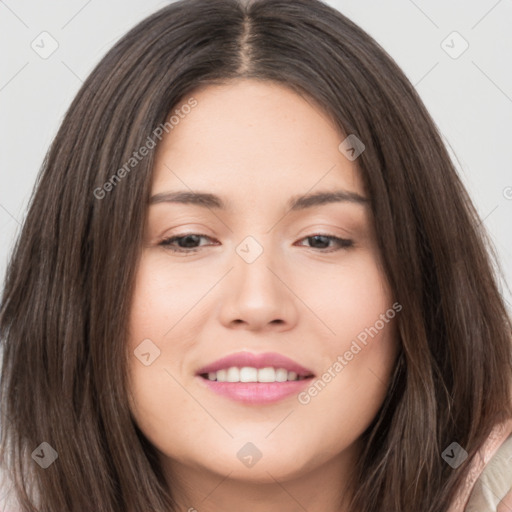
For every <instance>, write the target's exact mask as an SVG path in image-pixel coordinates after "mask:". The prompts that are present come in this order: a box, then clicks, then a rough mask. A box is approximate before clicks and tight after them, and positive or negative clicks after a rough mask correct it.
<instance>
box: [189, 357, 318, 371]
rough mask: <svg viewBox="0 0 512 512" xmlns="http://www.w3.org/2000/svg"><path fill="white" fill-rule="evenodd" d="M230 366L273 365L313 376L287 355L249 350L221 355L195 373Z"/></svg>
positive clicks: (261, 366)
mask: <svg viewBox="0 0 512 512" xmlns="http://www.w3.org/2000/svg"><path fill="white" fill-rule="evenodd" d="M232 366H237V367H238V368H242V367H244V366H251V367H252V368H258V369H260V368H266V367H268V366H273V367H274V368H284V369H285V370H288V371H289V372H295V373H296V374H297V375H300V376H302V377H308V376H313V375H314V374H313V372H312V371H311V370H309V369H308V368H305V367H304V366H302V365H300V364H299V363H297V362H295V361H293V359H290V358H289V357H286V356H283V355H282V354H278V353H276V352H264V353H263V354H253V353H251V352H236V353H234V354H230V355H229V356H226V357H223V358H221V359H218V360H217V361H214V362H213V363H211V364H208V365H207V366H204V367H203V368H201V369H200V370H199V371H198V372H197V374H196V375H201V374H204V373H210V372H216V371H219V370H223V369H227V368H230V367H232Z"/></svg>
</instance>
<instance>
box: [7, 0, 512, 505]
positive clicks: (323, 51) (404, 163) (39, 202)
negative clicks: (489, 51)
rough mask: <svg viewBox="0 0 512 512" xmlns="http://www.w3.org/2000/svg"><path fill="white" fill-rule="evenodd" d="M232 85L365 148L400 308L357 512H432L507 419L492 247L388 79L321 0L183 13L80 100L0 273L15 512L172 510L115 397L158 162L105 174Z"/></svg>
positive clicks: (181, 7) (363, 162) (429, 134)
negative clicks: (264, 94) (242, 83)
mask: <svg viewBox="0 0 512 512" xmlns="http://www.w3.org/2000/svg"><path fill="white" fill-rule="evenodd" d="M238 77H248V78H253V79H258V80H270V81H276V82H280V83H283V84H286V85H287V86H288V87H290V88H292V89H293V90H295V91H296V92H297V93H299V94H302V95H308V96H309V97H311V98H313V99H314V100H315V101H316V102H318V104H319V105H321V106H322V107H323V108H324V109H325V111H326V112H327V113H328V114H329V115H330V116H331V117H332V119H333V122H334V123H336V125H337V126H338V127H339V128H340V130H341V131H342V133H345V134H356V135H357V137H358V138H359V139H361V140H362V141H363V143H364V144H365V146H366V149H365V151H364V152H363V153H362V154H361V155H360V157H359V158H358V159H357V164H358V167H359V169H360V172H361V176H362V177H363V180H364V184H365V187H366V190H367V193H368V195H369V197H370V201H371V208H372V212H373V217H374V221H375V228H376V233H377V238H378V244H379V247H380V251H381V254H382V260H383V264H384V270H385V272H386V274H387V277H388V279H389V282H390V283H391V287H392V290H393V294H394V297H395V298H396V300H397V301H398V302H399V303H400V304H401V305H402V306H403V310H402V312H401V314H400V315H399V316H398V317H397V327H398V335H399V341H400V346H401V349H400V354H399V357H398V360H397V365H396V371H395V373H394V376H393V380H392V382H391V384H390V386H389V389H388V394H387V397H386V399H385V401H384V403H383V405H382V408H381V410H380V411H379V414H378V415H377V417H376V418H375V420H374V421H373V423H372V425H371V426H370V427H369V428H368V429H367V431H366V432H365V433H364V439H365V449H364V453H362V454H361V458H360V460H359V462H358V467H357V468H355V471H354V475H355V476H354V478H355V483H356V486H355V488H356V489H357V492H356V493H355V496H354V501H353V507H352V508H353V510H354V511H357V512H370V511H371V512H379V511H382V512H384V511H385V512H389V511H396V512H405V511H411V510H414V511H422V512H441V511H444V510H446V508H447V506H448V504H449V503H450V501H451V500H452V499H453V496H454V492H455V491H456V489H457V487H458V486H460V485H461V483H463V480H464V478H465V474H466V471H467V468H468V464H469V462H470V461H471V460H472V458H473V457H474V456H475V454H476V452H477V450H478V448H479V447H480V446H481V445H482V442H483V441H484V439H485V438H486V436H487V435H488V434H489V432H490V431H491V429H492V427H493V426H494V425H495V424H496V423H497V422H499V421H501V420H504V419H506V418H510V417H512V406H511V378H512V360H511V358H512V356H511V332H512V328H511V323H510V319H509V317H508V316H507V312H506V309H505V307H504V303H503V300H502V298H501V296H500V293H499V289H498V286H497V278H496V276H495V274H494V267H493V265H492V261H493V260H492V259H491V256H490V254H491V253H490V250H489V249H490V246H489V244H488V241H487V239H486V236H485V234H484V233H483V232H482V227H481V224H480V222H479V219H478V217H477V214H476V212H475V210H474V208H473V206H472V203H471V201H470V199H469V198H468V196H467V193H466V192H465V190H464V188H463V186H462V184H461V182H460V180H459V178H458V176H457V174H456V171H455V168H454V165H453V163H452V162H451V160H450V157H449V155H448V152H447V150H446V148H445V146H444V145H443V143H442V140H441V138H440V136H439V134H438V131H437V129H436V127H435V124H434V122H433V120H432V119H431V117H430V116H429V114H428V112H427V111H426V109H425V107H424V105H423V103H422V101H421V100H420V98H419V96H418V94H417V93H416V91H415V90H414V88H413V86H412V85H411V84H410V82H409V81H408V80H407V78H406V77H405V75H404V74H403V72H402V71H401V70H400V69H399V68H398V66H397V65H396V64H395V62H394V61H393V60H392V59H391V57H389V55H388V54H387V53H386V52H385V51H384V50H383V49H382V48H381V47H380V46H379V45H378V44H377V43H376V42H375V41H374V40H373V39H372V38H371V37H370V36H369V35H367V34H366V33H365V32H364V31H363V30H361V29H360V28H359V27H357V26H356V25H355V24H354V23H352V22H351V21H350V20H349V19H347V18H346V17H345V16H343V15H342V14H341V13H339V12H337V11H336V10H334V9H332V8H330V7H329V6H327V5H325V4H324V3H321V2H320V1H318V0H294V1H288V0H257V1H253V2H245V3H242V2H240V1H237V0H182V1H179V2H176V3H172V4H171V5H169V6H167V7H165V8H163V9H161V10H160V11H158V12H157V13H155V14H153V15H152V16H150V17H148V18H147V19H145V20H143V21H142V22H141V23H139V24H138V25H137V26H136V27H135V28H133V29H132V30H131V31H130V32H129V33H128V34H127V35H126V36H125V37H123V38H122V39H121V40H120V41H119V42H118V43H117V44H116V45H115V46H114V47H113V48H112V49H111V50H110V51H109V52H108V53H107V55H106V56H105V57H104V58H103V59H102V60H101V62H100V63H99V64H98V66H97V67H96V68H95V69H94V71H93V72H92V73H91V75H90V76H89V77H88V79H87V80H86V82H85V83H84V85H83V87H82V88H81V89H80V91H79V93H78V94H77V96H76V98H75V99H74V101H73V103H72V105H71V106H70V108H69V110H68V112H67V114H66V116H65V118H64V121H63V123H62V126H61V128H60V130H59V132H58V134H57V136H56V137H55V140H54V141H53V143H52V146H51V148H50V150H49V152H48V154H47V156H46V158H45V161H44V163H43V165H42V169H41V172H40V175H39V177H38V181H37V184H36V188H35V192H34V194H33V197H32V199H31V204H30V208H29V211H28V214H27V216H26V220H25V222H24V225H23V229H22V231H21V234H20V236H19V239H18V241H17V243H16V246H15V249H14V252H13V255H12V259H11V261H10V264H9V266H8V271H7V274H6V280H5V286H4V291H3V297H2V302H1V309H0V337H1V343H2V349H3V362H2V375H1V389H0V391H1V399H2V423H3V436H2V446H1V455H2V461H3V464H4V466H5V467H6V468H7V470H8V471H9V474H10V475H11V478H12V480H13V483H14V485H15V490H16V495H17V497H18V500H19V502H20V504H21V506H22V508H23V511H31V512H32V511H36V510H37V511H40V512H43V511H44V512H57V511H62V510H69V511H80V512H82V511H85V510H99V511H102V512H121V511H125V510H130V511H141V512H142V511H144V512H145V511H148V510H152V511H154V512H164V511H166V512H167V511H169V510H176V504H175V503H174V501H173V499H172V493H171V491H170V489H169V488H168V484H167V482H166V480H165V478H164V475H163V472H162V469H161V467H160V465H159V461H158V458H157V456H156V452H155V450H154V448H153V447H152V446H151V445H150V443H149V442H148V441H147V440H146V439H145V437H144V435H143V434H142V433H141V432H140V430H139V429H138V428H137V426H136V424H135V422H134V421H133V418H132V416H131V414H130V410H129V407H128V399H127V388H126V385H127V357H128V354H127V350H126V339H127V324H128V315H129V312H130V303H131V297H132V293H133V289H134V288H133V284H134V272H135V268H136V264H137V261H138V258H139V256H140V245H141V236H142V230H143V227H144V221H145V215H146V207H147V200H148V194H149V190H150V184H151V176H152V165H153V155H154V151H150V152H149V154H148V155H147V156H146V157H145V158H143V159H140V161H137V164H136V165H135V166H134V167H133V168H131V169H130V172H129V173H128V172H125V173H124V174H126V175H124V174H123V173H119V172H118V170H119V169H121V168H123V166H125V164H126V162H129V161H130V158H133V152H134V151H136V150H137V149H138V148H140V147H142V146H143V145H144V144H145V143H146V141H147V140H148V137H149V136H150V135H151V134H152V133H154V130H155V129H156V128H157V127H158V126H160V125H162V124H164V123H165V122H166V120H167V118H168V116H169V113H170V112H171V110H172V109H173V108H176V106H179V105H180V102H185V101H186V100H187V98H188V96H187V95H190V94H192V93H193V91H194V89H195V88H197V87H199V86H202V85H207V84H215V83H223V82H225V81H227V80H231V79H236V78H238ZM125 170H126V167H125ZM116 173H117V176H118V177H119V174H123V178H122V180H120V181H119V180H113V178H112V176H113V175H114V174H116ZM109 180H110V183H111V184H112V186H109V187H105V186H104V184H105V183H107V182H109ZM98 189H101V190H103V191H105V193H103V192H102V193H98V192H96V193H95V191H98ZM453 441H456V442H458V443H459V444H460V445H461V446H462V447H463V448H464V449H465V450H466V451H467V452H468V454H469V458H468V459H467V461H466V462H465V463H464V464H462V465H461V466H460V467H459V468H458V469H456V470H454V469H452V468H451V467H450V466H449V465H448V464H447V463H446V462H445V461H444V460H443V459H442V457H441V453H442V451H443V450H444V448H446V447H447V446H448V445H450V443H452V442H453ZM42 442H46V443H48V444H49V445H50V446H51V447H53V449H54V450H55V451H56V452H57V453H58V459H57V461H55V462H54V463H53V464H52V465H51V466H50V467H48V468H46V469H42V468H41V467H39V466H38V465H37V464H35V462H34V460H33V459H32V457H31V454H32V452H33V451H34V450H35V449H36V447H38V446H39V445H40V444H41V443H42Z"/></svg>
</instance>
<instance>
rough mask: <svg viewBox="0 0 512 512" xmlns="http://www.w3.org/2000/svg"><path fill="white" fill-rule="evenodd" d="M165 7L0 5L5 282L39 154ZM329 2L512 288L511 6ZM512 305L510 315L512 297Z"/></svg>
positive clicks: (77, 0) (136, 0)
mask: <svg viewBox="0 0 512 512" xmlns="http://www.w3.org/2000/svg"><path fill="white" fill-rule="evenodd" d="M166 3H168V2H162V1H156V0H155V1H143V0H109V1H108V2H107V1H99V0H88V1H87V0H67V1H65V2H64V1H63V0H61V1H57V0H47V1H44V2H36V1H28V0H18V1H15V0H5V1H2V0H0V46H1V48H2V49H3V52H2V55H1V57H0V58H1V74H0V119H1V123H0V125H1V132H0V144H1V153H0V155H1V166H0V275H1V276H2V279H3V275H4V272H5V268H6V263H7V259H8V257H9V253H10V251H11V249H12V246H13V241H14V239H15V237H16V235H17V233H18V232H19V229H20V223H21V222H22V220H23V218H24V216H25V212H26V207H27V205H28V201H29V198H30V194H31V191H32V188H33V185H34V182H35V179H36V175H37V172H38V170H39V167H40V165H41V163H42V160H43V157H44V155H45V153H46V151H47V149H48V147H49V144H50V142H51V140H52V138H53V137H54V135H55V134H56V131H57V128H58V126H59V124H60V122H61V120H62V117H63V115H64V113H65V111H66V109H67V108H68V106H69V104H70V102H71V100H72V99H73V97H74V95H75V94H76V93H77V91H78V88H79V87H80V85H81V83H82V81H83V79H84V78H85V77H86V76H87V75H88V73H89V72H90V71H91V70H92V68H93V66H94V65H95V64H96V63H97V62H98V61H99V60H100V59H101V57H102V56H103V55H104V54H105V53H106V52H107V50H108V49H109V48H110V47H111V46H112V45H113V44H114V43H115V42H116V41H117V40H118V39H119V38H120V37H121V36H122V35H123V34H124V33H125V32H126V31H127V30H128V29H129V28H131V27H132V26H133V25H135V24H136V23H137V22H138V21H140V20H142V19H143V18H144V17H146V16H147V15H149V14H150V13H152V12H153V11H155V10H157V9H158V8H160V7H162V6H164V5H165V4H166ZM328 3H329V4H330V5H332V6H334V7H336V8H337V9H339V10H340V11H341V12H342V13H344V14H345V15H347V16H348V17H349V18H351V19H352V20H353V21H355V22H356V23H357V24H359V25H360V26H361V27H362V28H363V29H365V30H366V31H367V32H369V33H370V35H372V36H373V37H374V38H375V39H376V40H377V41H378V42H379V43H380V44H381V45H382V46H383V47H384V48H385V49H386V50H387V51H388V52H389V53H390V54H391V56H392V57H394V59H395V60H396V61H397V63H398V64H399V65H400V66H401V67H402V69H403V70H404V72H405V73H406V75H407V76H408V77H409V79H410V80H411V82H412V83H413V84H414V85H415V86H416V87H417V90H418V92H419V94H420V95H421V97H422V98H423V100H424V102H425V104H426V106H427V108H428V109H429V111H430V112H431V114H432V116H433V118H434V120H435V121H436V123H437V125H438V127H439V129H440V131H441V134H442V135H443V137H444V139H445V141H446V143H447V145H448V147H449V148H451V151H452V152H453V155H454V162H455V164H456V165H457V167H458V169H459V171H460V173H461V175H462V178H463V180H464V182H465V183H466V186H467V187H468V189H469V192H470V194H471V196H472V197H473V200H474V202H475V204H476V206H477V209H478V211H479V213H480V215H481V217H482V218H483V222H484V225H485V227H486V228H487V229H488V231H489V232H490V234H491V236H492V239H493V241H494V243H495V246H496V249H497V251H498V255H499V257H500V260H501V264H502V267H503V269H504V271H505V277H506V280H507V281H508V283H512V236H511V234H510V233H511V231H510V223H511V222H510V221H511V219H512V165H511V162H512V140H511V134H512V129H511V126H512V30H511V28H512V0H499V1H496V0H472V1H467V0H466V1H464V0H451V1H449V2H447V1H446V0H429V1H427V0H414V1H413V0H390V1H386V2H382V1H379V0H330V1H329V2H328ZM198 15H200V13H198ZM44 31H46V32H48V33H49V34H51V37H53V38H54V39H55V40H56V41H57V43H58V49H57V50H56V51H55V52H54V53H53V54H52V55H51V56H49V57H48V58H46V59H43V58H41V57H40V55H39V54H38V53H36V52H35V51H34V50H33V49H32V48H31V43H32V42H33V41H35V42H34V45H39V46H40V47H41V46H42V45H43V44H44V45H45V48H46V49H48V47H49V40H48V39H46V40H45V41H46V42H44V41H43V43H42V42H41V36H40V34H41V33H42V32H44ZM453 31H457V32H458V33H459V34H460V35H461V36H462V37H463V38H464V39H465V40H466V41H467V42H468V43H469V48H468V49H467V50H466V51H465V52H464V53H463V54H462V55H460V56H459V57H458V58H456V59H454V58H452V57H450V56H449V55H448V54H447V53H446V52H445V50H444V49H443V47H442V46H441V44H442V42H443V41H444V40H445V39H446V38H447V36H449V35H450V34H451V33H452V32H453ZM452 39H453V37H449V38H448V40H447V41H446V43H445V45H450V46H452V47H453V48H452V49H451V50H450V51H452V52H453V51H457V50H458V49H459V48H461V46H460V43H461V41H460V40H457V39H453V42H452ZM55 200H58V198H55ZM504 297H505V298H506V300H507V302H508V303H509V307H510V304H511V302H512V301H511V294H510V291H508V290H506V289H504ZM2 494H3V493H2V492H0V509H2V510H3V509H4V506H5V505H4V501H3V499H2Z"/></svg>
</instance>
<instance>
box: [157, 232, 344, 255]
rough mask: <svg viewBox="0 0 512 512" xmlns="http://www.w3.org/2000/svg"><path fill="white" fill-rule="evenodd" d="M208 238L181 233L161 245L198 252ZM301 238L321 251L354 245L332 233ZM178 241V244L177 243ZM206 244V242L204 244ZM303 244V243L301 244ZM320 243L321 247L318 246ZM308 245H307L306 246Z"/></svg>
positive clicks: (332, 250)
mask: <svg viewBox="0 0 512 512" xmlns="http://www.w3.org/2000/svg"><path fill="white" fill-rule="evenodd" d="M205 238H206V239H208V240H212V238H210V237H209V236H207V235H200V234H197V233H189V234H186V235H180V236H173V237H170V238H166V239H165V240H162V241H161V242H160V244H159V245H161V246H163V247H165V248H168V249H169V250H171V251H173V252H186V253H190V252H196V251H198V250H199V248H200V247H201V245H199V246H198V245H197V244H198V243H199V242H200V240H201V239H205ZM301 240H308V241H309V243H310V244H311V243H312V244H313V246H312V245H309V247H311V248H312V249H317V250H319V251H321V252H334V251H338V250H340V249H348V248H349V247H352V246H353V245H354V243H353V241H352V240H348V239H345V238H339V237H337V236H332V235H322V234H317V235H310V236H307V237H304V238H302V239H301ZM331 242H335V243H336V244H337V245H338V248H332V247H331V248H329V247H328V246H329V244H330V243H331ZM175 243H177V244H178V245H175ZM203 245H204V244H203ZM212 245H218V243H214V244H212ZM301 245H302V244H301ZM318 245H320V247H319V246H318ZM326 246H327V247H326ZM305 247H307V246H305Z"/></svg>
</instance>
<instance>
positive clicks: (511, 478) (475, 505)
mask: <svg viewBox="0 0 512 512" xmlns="http://www.w3.org/2000/svg"><path fill="white" fill-rule="evenodd" d="M448 512H512V419H511V420H509V421H507V422H505V423H502V424H500V425H497V426H496V427H495V428H494V429H493V431H492V433H491V435H490V436H489V438H488V439H487V441H486V442H485V444H484V446H483V447H482V448H481V450H480V453H479V456H477V457H475V459H474V460H473V463H472V467H471V470H470V472H469V476H468V478H467V480H466V483H465V486H464V488H463V489H462V490H461V491H460V492H459V494H458V496H457V498H456V500H455V502H454V503H453V505H452V506H451V507H450V509H449V511H448Z"/></svg>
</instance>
